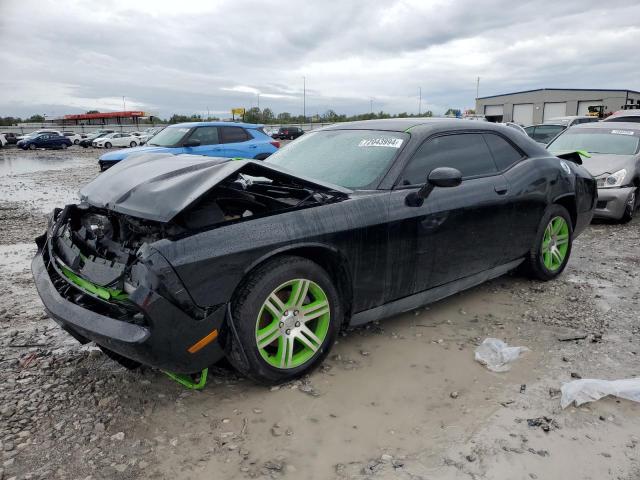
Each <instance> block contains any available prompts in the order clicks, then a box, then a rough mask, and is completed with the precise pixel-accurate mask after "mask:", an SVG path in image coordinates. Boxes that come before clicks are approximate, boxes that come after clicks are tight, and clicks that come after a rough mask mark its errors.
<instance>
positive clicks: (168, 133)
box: [147, 126, 191, 147]
mask: <svg viewBox="0 0 640 480" xmlns="http://www.w3.org/2000/svg"><path fill="white" fill-rule="evenodd" d="M190 130H191V129H190V128H187V127H179V126H175V127H167V128H165V129H164V130H162V131H161V132H158V133H157V134H156V135H154V136H153V138H152V141H150V142H147V145H154V146H156V147H175V146H176V145H178V144H179V143H180V142H181V141H182V139H183V138H184V137H185V136H186V135H187V134H188V133H189V131H190Z"/></svg>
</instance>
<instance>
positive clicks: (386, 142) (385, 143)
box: [358, 137, 402, 148]
mask: <svg viewBox="0 0 640 480" xmlns="http://www.w3.org/2000/svg"><path fill="white" fill-rule="evenodd" d="M400 145H402V139H401V138H390V137H387V138H369V139H363V140H360V143H359V144H358V146H359V147H391V148H400Z"/></svg>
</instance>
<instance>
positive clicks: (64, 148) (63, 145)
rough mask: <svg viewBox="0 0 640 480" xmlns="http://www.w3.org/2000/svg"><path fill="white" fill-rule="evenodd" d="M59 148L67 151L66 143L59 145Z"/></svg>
mask: <svg viewBox="0 0 640 480" xmlns="http://www.w3.org/2000/svg"><path fill="white" fill-rule="evenodd" d="M60 147H61V148H62V149H63V150H66V149H67V147H68V145H67V144H66V143H63V144H62V145H60Z"/></svg>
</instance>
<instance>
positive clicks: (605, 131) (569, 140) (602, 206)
mask: <svg viewBox="0 0 640 480" xmlns="http://www.w3.org/2000/svg"><path fill="white" fill-rule="evenodd" d="M547 149H548V150H549V151H550V152H551V153H553V154H555V155H558V154H560V153H566V152H572V151H575V150H584V151H586V152H588V153H589V154H590V155H591V157H590V158H584V159H583V163H584V167H585V168H586V169H587V170H588V171H589V172H590V173H591V175H593V176H594V177H595V179H596V180H597V182H598V203H597V205H596V210H595V215H594V216H595V217H600V218H607V219H612V220H617V221H619V222H628V221H629V220H631V218H632V217H633V214H634V212H635V210H636V209H637V208H638V203H639V201H640V123H622V122H620V123H618V122H616V123H609V124H606V123H602V122H599V123H585V124H582V125H576V126H575V127H571V128H568V129H567V130H565V131H564V132H562V134H560V135H558V136H557V137H556V138H555V139H554V140H553V141H552V142H551V143H550V144H549V145H548V146H547Z"/></svg>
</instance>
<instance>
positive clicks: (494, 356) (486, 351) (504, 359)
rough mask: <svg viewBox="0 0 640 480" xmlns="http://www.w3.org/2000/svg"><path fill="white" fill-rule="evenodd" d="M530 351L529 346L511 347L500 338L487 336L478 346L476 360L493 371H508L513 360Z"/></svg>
mask: <svg viewBox="0 0 640 480" xmlns="http://www.w3.org/2000/svg"><path fill="white" fill-rule="evenodd" d="M528 351H529V349H528V348H527V347H510V346H509V345H507V344H506V343H504V342H503V341H502V340H500V339H498V338H485V339H484V341H483V342H482V343H481V344H480V345H479V346H478V348H476V361H477V362H480V363H481V364H482V365H486V367H487V368H488V369H489V370H491V371H492V372H506V371H507V370H509V369H510V368H511V366H510V365H509V364H510V363H511V362H513V361H514V360H516V359H517V358H518V357H519V356H520V354H521V353H523V352H528Z"/></svg>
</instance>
